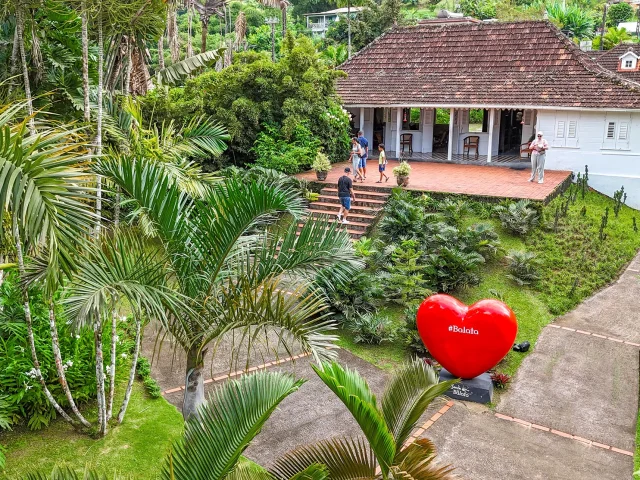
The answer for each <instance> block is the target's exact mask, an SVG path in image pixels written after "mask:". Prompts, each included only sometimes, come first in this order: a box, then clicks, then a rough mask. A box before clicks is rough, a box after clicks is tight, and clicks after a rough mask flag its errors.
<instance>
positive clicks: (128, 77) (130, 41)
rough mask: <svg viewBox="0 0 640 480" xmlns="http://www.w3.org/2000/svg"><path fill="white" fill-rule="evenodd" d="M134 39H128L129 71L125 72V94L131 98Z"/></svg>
mask: <svg viewBox="0 0 640 480" xmlns="http://www.w3.org/2000/svg"><path fill="white" fill-rule="evenodd" d="M132 51H133V38H131V37H129V38H127V69H126V70H125V72H126V74H125V79H124V94H125V96H127V97H128V96H129V94H130V93H131V69H132V68H133V65H132V64H133V55H132Z"/></svg>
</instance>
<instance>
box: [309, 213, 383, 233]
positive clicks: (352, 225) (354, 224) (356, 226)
mask: <svg viewBox="0 0 640 480" xmlns="http://www.w3.org/2000/svg"><path fill="white" fill-rule="evenodd" d="M332 220H333V221H332V222H331V225H332V226H334V225H335V226H336V227H341V226H343V225H344V224H342V223H338V219H337V218H336V217H335V216H334V217H333V219H332ZM303 225H304V223H302V222H301V223H298V227H302V226H303ZM345 226H346V227H347V228H348V229H350V230H357V231H358V232H364V231H366V230H367V228H369V227H370V226H371V223H367V222H358V221H356V220H355V219H352V218H351V215H349V223H348V224H347V225H345Z"/></svg>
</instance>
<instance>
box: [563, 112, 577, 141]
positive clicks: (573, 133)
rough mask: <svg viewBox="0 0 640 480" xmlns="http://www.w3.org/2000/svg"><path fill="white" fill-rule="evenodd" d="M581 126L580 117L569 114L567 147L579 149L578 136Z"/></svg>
mask: <svg viewBox="0 0 640 480" xmlns="http://www.w3.org/2000/svg"><path fill="white" fill-rule="evenodd" d="M579 126H580V124H579V115H577V114H571V113H570V114H569V115H568V116H567V140H566V146H567V147H571V148H577V147H579V144H578V142H579V140H580V138H579V134H578V128H579Z"/></svg>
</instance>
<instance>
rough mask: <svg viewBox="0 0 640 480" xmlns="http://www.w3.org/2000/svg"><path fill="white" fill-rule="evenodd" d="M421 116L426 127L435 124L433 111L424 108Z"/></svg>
mask: <svg viewBox="0 0 640 480" xmlns="http://www.w3.org/2000/svg"><path fill="white" fill-rule="evenodd" d="M421 114H422V120H423V123H424V124H425V125H432V124H433V110H432V109H431V108H423V109H422V112H421Z"/></svg>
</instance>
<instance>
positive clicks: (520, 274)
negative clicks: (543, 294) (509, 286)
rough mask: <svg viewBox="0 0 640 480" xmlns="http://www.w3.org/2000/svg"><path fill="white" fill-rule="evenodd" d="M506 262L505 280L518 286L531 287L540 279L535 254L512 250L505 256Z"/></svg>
mask: <svg viewBox="0 0 640 480" xmlns="http://www.w3.org/2000/svg"><path fill="white" fill-rule="evenodd" d="M507 260H509V267H508V268H509V273H508V274H507V278H510V279H511V280H513V281H514V282H516V283H517V284H518V285H520V286H522V285H531V284H532V283H535V282H537V281H538V280H539V279H540V276H539V275H538V271H537V267H538V261H537V259H536V254H535V253H531V252H524V251H519V250H512V251H510V252H509V255H507Z"/></svg>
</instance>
